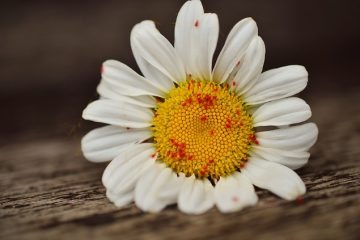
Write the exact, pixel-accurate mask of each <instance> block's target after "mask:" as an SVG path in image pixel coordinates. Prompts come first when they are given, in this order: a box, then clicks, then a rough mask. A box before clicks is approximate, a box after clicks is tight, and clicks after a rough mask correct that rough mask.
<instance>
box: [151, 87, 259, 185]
mask: <svg viewBox="0 0 360 240" xmlns="http://www.w3.org/2000/svg"><path fill="white" fill-rule="evenodd" d="M152 130H153V134H154V142H155V145H156V150H157V154H158V159H160V160H161V161H163V162H164V163H165V164H166V165H167V166H168V167H170V168H172V169H173V170H174V171H175V172H177V173H180V172H182V173H185V174H186V175H187V176H190V175H192V174H194V175H195V176H196V177H198V178H203V177H210V178H211V179H214V180H215V179H218V178H219V177H220V176H226V175H229V174H231V173H233V172H234V171H236V170H238V169H240V168H241V167H242V166H243V165H244V164H245V163H246V161H247V158H248V155H249V150H250V148H251V144H252V143H253V142H255V141H256V139H255V136H254V130H253V125H252V119H251V116H250V115H249V113H248V112H247V111H246V107H245V105H244V103H243V102H242V100H241V98H240V97H239V96H237V95H236V93H235V92H234V91H233V90H231V89H230V88H229V86H228V85H225V86H223V85H221V84H218V83H215V82H210V81H195V80H188V81H186V82H184V83H181V84H179V85H178V86H177V87H176V88H174V89H172V90H171V91H170V92H169V94H168V96H167V97H166V99H165V101H164V102H159V103H158V105H157V107H156V113H155V117H154V119H153V127H152Z"/></svg>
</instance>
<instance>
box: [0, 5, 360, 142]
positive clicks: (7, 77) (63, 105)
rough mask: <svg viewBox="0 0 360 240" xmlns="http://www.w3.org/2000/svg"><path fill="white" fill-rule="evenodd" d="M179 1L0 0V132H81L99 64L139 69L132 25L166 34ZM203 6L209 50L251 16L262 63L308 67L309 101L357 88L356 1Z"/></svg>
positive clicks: (359, 84)
mask: <svg viewBox="0 0 360 240" xmlns="http://www.w3.org/2000/svg"><path fill="white" fill-rule="evenodd" d="M183 2H184V1H175V0H173V1H169V0H153V1H147V0H121V1H34V0H29V1H9V2H2V4H1V10H0V81H1V82H0V104H1V110H2V114H1V116H2V117H1V120H0V123H1V124H0V130H1V135H2V139H1V140H2V141H3V140H5V139H6V141H8V140H9V138H8V137H10V138H13V137H14V136H16V138H17V139H18V138H19V137H20V138H22V137H25V136H29V137H31V138H33V137H43V136H53V137H58V136H68V135H71V134H73V133H74V132H79V131H80V132H83V131H82V129H83V128H82V127H81V126H79V125H78V123H79V121H80V120H81V117H80V116H81V111H82V109H83V108H84V107H85V106H86V104H87V103H88V102H89V101H90V100H92V99H95V98H96V93H95V87H96V85H97V83H98V82H99V79H100V75H99V66H100V65H101V63H102V62H103V61H104V60H106V59H109V58H114V59H117V60H120V61H122V62H124V63H126V64H128V65H129V66H131V67H133V68H135V69H137V70H138V68H137V66H136V64H135V61H134V58H133V56H132V53H131V49H130V43H129V34H130V30H131V28H132V26H133V25H134V24H136V23H138V22H139V21H141V20H144V19H153V20H154V21H156V22H157V24H158V27H159V28H160V31H161V32H162V33H163V34H164V35H165V36H166V37H167V38H168V39H170V41H173V29H174V22H175V19H176V14H177V12H178V10H179V8H180V7H181V5H182V4H183ZM203 5H204V8H205V11H207V12H216V13H217V14H218V16H219V19H220V28H221V30H220V31H221V34H220V38H219V47H218V49H217V51H219V49H220V48H221V46H222V43H223V42H224V40H225V38H226V36H227V33H228V32H229V31H230V29H231V27H232V26H233V25H234V24H235V23H236V22H237V21H239V20H240V19H242V18H244V17H248V16H251V17H253V18H254V19H255V20H256V21H257V23H258V27H259V34H260V35H261V36H262V37H263V39H264V40H265V44H266V47H267V55H266V60H265V69H270V68H273V67H279V66H283V65H288V64H301V65H304V66H306V67H307V69H308V71H309V73H310V82H309V86H308V88H307V89H306V90H305V92H304V93H303V96H305V97H306V99H307V100H308V101H310V104H311V101H312V99H316V98H319V97H327V96H328V97H332V96H338V94H339V93H344V92H347V91H351V92H358V91H359V89H360V81H359V79H358V78H359V77H358V74H357V71H358V69H359V66H360V64H359V63H360V57H359V56H360V54H359V53H360V50H359V49H360V48H359V46H358V43H359V39H360V38H359V37H360V27H359V24H358V22H359V13H360V11H359V1H336V0H327V1H325V0H319V1H310V0H306V1H304V0H301V1H300V0H293V1H287V0H277V1H276V0H273V1H260V0H252V1H235V0H233V1H231V0H222V1H219V0H205V1H203ZM314 114H316V113H314ZM79 127H80V129H79Z"/></svg>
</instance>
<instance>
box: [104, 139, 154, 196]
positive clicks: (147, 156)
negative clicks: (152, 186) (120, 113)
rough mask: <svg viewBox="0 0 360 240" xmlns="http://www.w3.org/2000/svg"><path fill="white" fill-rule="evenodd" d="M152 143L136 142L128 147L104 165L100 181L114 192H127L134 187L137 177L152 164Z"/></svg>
mask: <svg viewBox="0 0 360 240" xmlns="http://www.w3.org/2000/svg"><path fill="white" fill-rule="evenodd" d="M154 152H155V149H154V147H153V145H152V144H137V145H133V146H131V147H129V148H128V150H127V151H124V152H123V153H122V154H121V155H120V156H118V157H116V158H115V159H114V160H113V161H111V162H110V164H109V165H108V166H107V167H106V169H105V171H104V174H103V177H102V181H103V184H104V186H105V187H106V188H107V189H108V190H110V191H111V192H113V193H115V194H121V193H127V192H129V191H132V190H133V189H134V188H135V184H136V182H137V181H138V179H139V177H140V176H142V175H143V173H144V172H145V171H146V170H147V169H148V168H149V167H150V166H151V165H153V164H154V161H155V159H154V157H152V154H154Z"/></svg>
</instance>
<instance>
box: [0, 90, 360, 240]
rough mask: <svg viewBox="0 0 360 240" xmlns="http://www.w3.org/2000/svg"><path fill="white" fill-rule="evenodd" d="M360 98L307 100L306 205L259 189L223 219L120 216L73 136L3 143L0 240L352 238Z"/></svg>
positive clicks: (172, 213) (356, 220) (133, 212)
mask: <svg viewBox="0 0 360 240" xmlns="http://www.w3.org/2000/svg"><path fill="white" fill-rule="evenodd" d="M358 99H359V94H358V93H357V92H355V93H353V94H347V95H346V96H342V97H321V98H316V99H315V98H314V99H310V100H311V105H312V108H313V112H314V117H313V119H314V121H315V122H317V123H318V124H319V129H320V137H319V141H318V143H317V144H316V145H315V147H314V148H313V149H312V157H311V159H310V162H309V164H308V165H307V166H306V167H305V168H303V169H301V170H299V171H298V173H299V174H300V176H301V177H302V178H303V179H304V181H305V183H306V186H307V189H308V191H307V193H306V195H305V196H304V200H303V201H294V202H287V201H284V200H282V199H280V198H278V197H276V196H274V195H272V194H271V193H269V192H267V191H263V190H260V189H257V192H258V194H259V199H260V201H259V203H258V205H257V206H255V207H252V208H248V209H246V210H244V211H241V212H237V213H232V214H227V215H223V214H221V213H219V212H218V211H217V210H216V209H212V210H210V211H209V212H207V213H206V214H204V215H200V216H188V215H184V214H181V213H180V212H179V211H178V210H177V208H176V206H170V207H168V208H166V209H165V210H164V211H163V212H161V213H159V214H147V213H143V212H141V211H140V210H139V209H137V208H136V207H135V206H134V205H133V204H132V205H129V206H128V207H125V208H123V209H117V208H116V207H115V206H113V205H112V204H111V203H110V202H109V201H108V200H107V199H106V197H105V192H104V188H103V186H102V185H101V175H102V171H103V169H104V168H105V166H106V165H105V164H93V163H89V162H87V161H86V160H85V159H84V158H83V157H82V155H81V152H80V148H79V140H80V139H79V138H78V137H73V138H63V139H61V138H60V139H59V138H57V139H49V138H46V139H38V140H36V141H35V140H33V141H17V142H13V143H8V144H6V145H5V146H2V147H1V148H0V161H1V167H0V173H1V176H0V188H1V192H0V205H1V209H0V210H1V212H0V239H100V238H101V239H254V238H256V239H275V238H276V239H359V236H360V162H359V156H360V148H359V146H360V134H359V133H360V115H359V113H360V107H359V106H358V105H357V104H354V103H357V101H358Z"/></svg>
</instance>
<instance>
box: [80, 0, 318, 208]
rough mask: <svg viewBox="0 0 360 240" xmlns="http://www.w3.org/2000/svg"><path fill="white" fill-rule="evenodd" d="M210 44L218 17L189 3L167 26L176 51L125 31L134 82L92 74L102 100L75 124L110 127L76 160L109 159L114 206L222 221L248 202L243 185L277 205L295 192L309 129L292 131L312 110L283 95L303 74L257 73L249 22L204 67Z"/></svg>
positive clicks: (155, 34) (150, 35) (112, 68)
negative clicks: (212, 212)
mask: <svg viewBox="0 0 360 240" xmlns="http://www.w3.org/2000/svg"><path fill="white" fill-rule="evenodd" d="M218 34H219V22H218V18H217V15H216V14H212V13H204V10H203V7H202V4H201V2H200V1H199V0H192V1H188V2H186V3H185V4H184V5H183V7H182V8H181V10H180V12H179V14H178V16H177V20H176V25H175V44H174V45H175V47H173V46H172V44H171V43H170V42H169V41H168V40H167V39H166V38H165V37H164V36H162V35H161V34H160V32H159V31H158V30H157V29H156V27H155V24H154V23H153V22H152V21H143V22H141V23H139V24H137V25H136V26H135V27H134V28H133V30H132V32H131V47H132V51H133V53H134V56H135V59H136V61H137V63H138V65H139V67H140V69H141V72H142V73H143V75H144V77H142V76H140V75H139V74H137V73H136V72H134V71H133V70H131V69H130V68H129V67H127V66H126V65H124V64H123V63H120V62H118V61H115V60H108V61H106V62H105V63H104V64H103V71H102V79H101V82H100V84H99V86H98V89H97V90H98V93H99V94H100V96H101V97H100V99H99V100H97V101H94V102H92V103H90V104H89V105H88V106H87V107H86V109H85V110H84V112H83V118H84V119H87V120H92V121H95V122H101V123H105V124H109V125H108V126H105V127H102V128H98V129H95V130H93V131H91V132H90V133H88V134H87V135H86V136H85V137H84V138H83V139H82V150H83V152H84V156H85V157H86V158H87V159H88V160H90V161H92V162H104V161H111V162H110V164H109V165H108V166H107V167H106V169H105V172H104V174H103V178H102V180H103V184H104V186H105V187H106V193H107V196H108V198H109V199H110V200H111V201H112V202H113V203H114V204H115V205H116V206H118V207H122V206H125V205H127V204H129V203H130V202H132V201H134V202H135V204H136V205H137V206H138V207H139V208H140V209H142V210H144V211H149V212H158V211H160V210H162V209H164V208H165V207H166V206H167V205H169V204H175V203H177V206H178V208H179V209H180V210H181V211H182V212H185V213H189V214H200V213H203V212H205V211H207V210H208V209H210V208H212V207H213V206H214V205H216V206H217V207H218V209H219V210H220V211H221V212H232V211H236V210H240V209H242V208H244V207H247V206H252V205H254V204H256V202H257V201H258V198H257V195H256V193H255V190H254V187H253V185H255V186H257V187H259V188H263V189H267V190H269V191H271V192H272V193H274V194H276V195H278V196H280V197H281V198H284V199H287V200H293V199H296V198H298V197H299V196H301V195H302V194H304V193H305V191H306V188H305V185H304V183H303V181H302V180H301V179H300V177H299V176H298V175H297V174H296V173H295V172H294V171H293V169H297V168H300V167H302V166H303V165H305V164H306V163H307V161H308V159H309V152H308V151H309V148H310V147H311V146H312V145H313V144H314V143H315V141H316V139H317V135H318V129H317V127H316V125H315V124H314V123H305V124H302V125H299V124H298V123H301V122H303V121H306V120H307V119H308V118H310V116H311V110H310V107H309V106H308V105H307V104H306V103H305V101H303V100H302V99H300V98H297V97H290V96H292V95H294V94H297V93H299V92H300V91H302V90H303V89H304V88H305V86H306V84H307V80H308V73H307V71H306V70H305V68H304V67H302V66H297V65H296V66H295V65H294V66H286V67H281V68H277V69H272V70H269V71H266V72H263V73H261V72H262V67H263V63H264V58H265V46H264V42H263V40H262V39H261V38H260V37H259V36H258V30H257V26H256V23H255V22H254V20H253V19H251V18H246V19H243V20H242V21H240V22H238V23H237V24H236V25H235V26H234V27H233V29H232V30H231V32H230V33H229V35H228V37H227V39H226V42H225V46H224V47H223V49H222V50H221V52H220V54H219V56H218V58H217V61H216V64H215V66H214V67H212V60H213V54H214V51H215V48H216V44H217V40H218ZM294 124H297V125H294ZM259 127H261V128H259ZM264 127H266V128H264Z"/></svg>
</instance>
